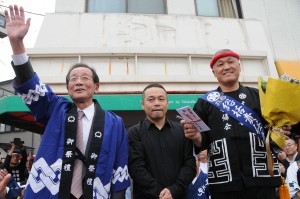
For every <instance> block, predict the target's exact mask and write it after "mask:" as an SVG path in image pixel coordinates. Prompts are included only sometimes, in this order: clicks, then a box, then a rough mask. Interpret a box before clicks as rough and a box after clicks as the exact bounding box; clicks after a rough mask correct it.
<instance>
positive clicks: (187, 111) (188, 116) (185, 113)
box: [176, 106, 210, 132]
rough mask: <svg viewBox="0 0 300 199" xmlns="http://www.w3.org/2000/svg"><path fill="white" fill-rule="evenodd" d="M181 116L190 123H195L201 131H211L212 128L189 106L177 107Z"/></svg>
mask: <svg viewBox="0 0 300 199" xmlns="http://www.w3.org/2000/svg"><path fill="white" fill-rule="evenodd" d="M176 111H177V112H178V113H179V114H180V116H181V117H182V118H183V119H184V120H186V121H187V122H189V123H193V124H194V126H195V127H196V128H197V130H198V131H199V132H204V131H209V130H210V128H209V127H208V126H207V125H206V124H205V123H204V122H203V120H202V119H201V118H200V117H199V116H198V115H197V114H196V113H195V112H194V111H193V109H192V108H191V107H189V106H185V107H182V108H178V109H176Z"/></svg>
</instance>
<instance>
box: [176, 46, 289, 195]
mask: <svg viewBox="0 0 300 199" xmlns="http://www.w3.org/2000/svg"><path fill="white" fill-rule="evenodd" d="M210 67H211V69H212V72H213V74H214V76H215V77H216V78H217V80H218V82H219V87H218V88H217V89H216V90H213V91H210V92H208V93H207V94H205V95H204V96H203V97H201V98H200V99H199V100H198V101H197V103H196V104H195V106H194V111H195V112H196V113H197V114H198V115H199V116H200V117H201V118H202V119H203V121H204V122H205V123H206V124H207V125H208V126H209V127H210V129H211V130H210V131H206V132H200V133H199V132H198V131H197V130H196V128H195V127H194V125H193V124H188V123H186V121H184V120H183V121H181V122H182V123H184V129H185V131H184V132H185V135H186V137H188V138H190V139H192V140H193V142H194V144H195V145H196V146H197V147H198V148H202V149H206V148H208V149H209V164H208V165H209V171H208V182H209V189H210V193H211V197H212V198H213V199H227V198H228V199H229V198H230V199H241V198H243V199H253V198H256V199H275V187H278V186H280V184H281V181H280V172H279V166H278V161H277V160H276V159H274V162H275V169H274V171H273V173H272V175H269V173H268V170H267V158H266V155H267V154H266V147H265V133H266V132H264V128H263V127H264V125H265V124H266V122H265V121H264V120H263V118H262V115H261V111H260V110H261V109H260V102H259V95H258V90H257V89H255V88H250V87H247V86H243V85H241V84H240V83H239V76H240V72H241V67H240V55H239V54H237V53H235V52H233V51H231V50H228V49H223V50H220V51H218V52H217V53H216V54H215V55H214V57H213V58H212V60H211V62H210ZM285 130H290V128H287V129H285ZM285 133H286V134H289V133H290V132H289V131H285Z"/></svg>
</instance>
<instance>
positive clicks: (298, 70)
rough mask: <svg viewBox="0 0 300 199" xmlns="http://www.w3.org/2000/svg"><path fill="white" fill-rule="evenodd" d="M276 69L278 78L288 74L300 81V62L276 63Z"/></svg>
mask: <svg viewBox="0 0 300 199" xmlns="http://www.w3.org/2000/svg"><path fill="white" fill-rule="evenodd" d="M276 67H277V71H278V75H279V77H280V76H281V75H283V74H288V75H289V76H290V77H292V78H296V79H298V80H300V62H288V61H277V62H276Z"/></svg>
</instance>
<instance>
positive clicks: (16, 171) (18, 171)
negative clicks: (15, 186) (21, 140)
mask: <svg viewBox="0 0 300 199" xmlns="http://www.w3.org/2000/svg"><path fill="white" fill-rule="evenodd" d="M21 155H22V158H21V161H20V163H19V164H18V165H17V166H15V167H11V166H10V161H11V158H12V156H10V155H7V156H6V158H5V161H4V164H3V166H4V168H5V169H6V170H7V172H8V173H10V174H11V175H12V176H13V177H14V178H15V180H16V182H19V183H21V184H23V183H25V175H24V170H25V168H26V161H27V153H26V150H23V151H21Z"/></svg>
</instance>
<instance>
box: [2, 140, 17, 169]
mask: <svg viewBox="0 0 300 199" xmlns="http://www.w3.org/2000/svg"><path fill="white" fill-rule="evenodd" d="M15 148H16V145H15V144H14V143H11V148H10V150H9V151H8V153H7V155H6V158H5V160H4V163H3V168H5V169H9V168H10V161H11V157H12V154H13V152H14V150H15Z"/></svg>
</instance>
